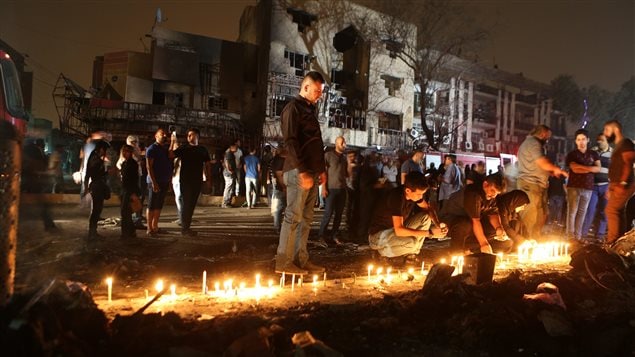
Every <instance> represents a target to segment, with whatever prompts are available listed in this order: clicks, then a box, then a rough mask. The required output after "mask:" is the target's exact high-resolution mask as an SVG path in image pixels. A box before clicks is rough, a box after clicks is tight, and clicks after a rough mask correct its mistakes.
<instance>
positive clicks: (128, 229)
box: [121, 189, 137, 237]
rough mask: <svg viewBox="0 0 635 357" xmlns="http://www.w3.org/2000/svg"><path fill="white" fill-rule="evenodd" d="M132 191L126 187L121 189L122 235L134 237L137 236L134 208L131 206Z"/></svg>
mask: <svg viewBox="0 0 635 357" xmlns="http://www.w3.org/2000/svg"><path fill="white" fill-rule="evenodd" d="M131 195H132V193H131V192H128V191H126V190H124V189H122V190H121V236H122V237H132V236H135V235H136V234H137V233H136V230H135V226H134V222H133V220H132V209H131V208H130V196H131Z"/></svg>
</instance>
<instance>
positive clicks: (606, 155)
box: [582, 134, 613, 241]
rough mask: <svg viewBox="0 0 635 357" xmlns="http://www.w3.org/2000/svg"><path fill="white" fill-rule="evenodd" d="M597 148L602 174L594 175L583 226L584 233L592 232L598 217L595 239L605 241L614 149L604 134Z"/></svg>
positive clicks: (595, 148) (599, 136) (594, 231)
mask: <svg viewBox="0 0 635 357" xmlns="http://www.w3.org/2000/svg"><path fill="white" fill-rule="evenodd" d="M596 140H597V146H596V147H594V148H593V149H592V150H593V151H595V152H597V153H598V155H599V156H600V164H601V166H602V167H601V168H600V172H598V173H596V174H594V175H593V192H592V193H591V200H590V201H589V207H588V208H587V211H586V216H585V217H584V224H583V225H582V233H583V234H584V233H585V232H590V231H591V226H592V225H593V224H594V223H595V222H594V221H595V217H596V216H597V226H596V227H595V229H594V230H593V233H594V236H595V239H598V240H600V241H603V240H604V238H606V214H604V209H605V208H606V193H607V192H608V188H609V165H610V163H611V155H612V154H613V149H612V148H611V146H610V145H609V142H608V141H607V140H606V137H605V136H604V134H600V135H598V136H597V139H596ZM596 213H597V214H596Z"/></svg>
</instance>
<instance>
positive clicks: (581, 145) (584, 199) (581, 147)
mask: <svg viewBox="0 0 635 357" xmlns="http://www.w3.org/2000/svg"><path fill="white" fill-rule="evenodd" d="M574 137H575V145H576V148H575V150H573V151H571V152H570V153H569V154H568V155H567V158H566V164H567V166H569V168H570V169H571V172H570V173H569V181H568V182H567V235H568V236H569V237H570V238H575V239H577V240H580V239H582V234H583V233H582V224H583V223H584V218H585V217H586V210H587V207H588V206H589V201H590V200H591V193H592V192H593V180H594V178H593V174H594V173H596V172H600V168H601V166H600V155H598V153H597V152H595V151H593V150H588V149H587V147H588V144H589V133H588V132H587V131H586V130H584V129H580V130H578V131H576V132H575V136H574Z"/></svg>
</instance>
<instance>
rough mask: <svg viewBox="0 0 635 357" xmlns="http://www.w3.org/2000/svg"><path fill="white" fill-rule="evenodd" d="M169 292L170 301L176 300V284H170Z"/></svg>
mask: <svg viewBox="0 0 635 357" xmlns="http://www.w3.org/2000/svg"><path fill="white" fill-rule="evenodd" d="M170 292H171V293H172V301H174V300H176V285H175V284H172V285H170Z"/></svg>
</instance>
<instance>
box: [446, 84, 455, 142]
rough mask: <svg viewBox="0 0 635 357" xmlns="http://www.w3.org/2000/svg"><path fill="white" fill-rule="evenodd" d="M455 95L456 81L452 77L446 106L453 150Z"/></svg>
mask: <svg viewBox="0 0 635 357" xmlns="http://www.w3.org/2000/svg"><path fill="white" fill-rule="evenodd" d="M455 95H456V79H455V78H454V77H452V78H450V93H449V95H448V105H449V107H450V120H448V135H450V149H452V148H453V146H452V144H453V143H454V142H455V140H454V136H455V135H456V133H454V128H455V124H454V117H455V113H456V103H455V100H454V99H455Z"/></svg>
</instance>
